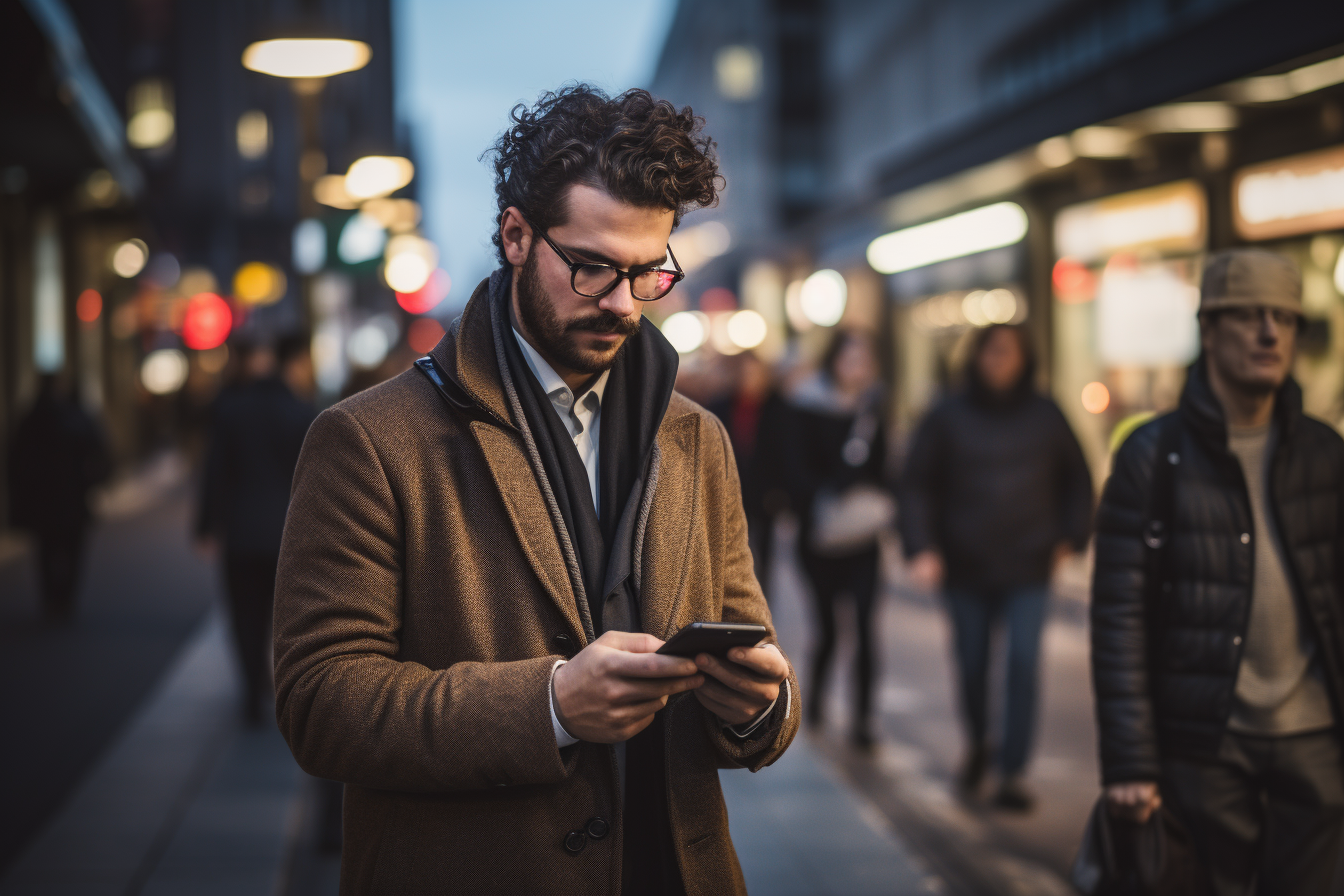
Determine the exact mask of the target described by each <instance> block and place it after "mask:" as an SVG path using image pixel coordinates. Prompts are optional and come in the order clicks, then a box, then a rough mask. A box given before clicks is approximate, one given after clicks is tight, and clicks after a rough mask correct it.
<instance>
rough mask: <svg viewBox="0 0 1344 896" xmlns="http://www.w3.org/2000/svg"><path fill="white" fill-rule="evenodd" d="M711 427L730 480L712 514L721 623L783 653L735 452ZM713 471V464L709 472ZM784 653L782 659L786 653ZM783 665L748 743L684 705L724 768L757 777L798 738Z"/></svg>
mask: <svg viewBox="0 0 1344 896" xmlns="http://www.w3.org/2000/svg"><path fill="white" fill-rule="evenodd" d="M712 425H713V427H714V430H713V431H712V432H711V433H710V436H711V438H709V439H707V440H706V441H707V442H710V443H711V445H712V444H713V443H714V442H715V441H717V443H718V445H719V449H720V450H721V451H722V452H723V460H722V464H723V469H724V471H725V473H726V479H727V481H726V483H725V484H724V485H725V486H726V487H722V488H720V489H717V490H715V491H717V492H718V493H719V500H718V501H717V502H716V503H717V504H718V506H717V507H716V508H714V509H713V513H715V514H717V515H719V517H720V520H721V523H720V525H722V527H723V528H722V532H723V539H722V541H723V545H724V548H723V621H724V622H756V623H760V624H762V625H764V626H765V627H766V628H767V629H769V635H768V636H767V640H768V641H769V642H770V643H772V644H774V645H775V646H776V647H780V645H779V638H778V636H777V635H776V633H775V626H774V622H773V621H772V620H771V618H770V607H769V605H767V604H766V602H765V595H764V594H763V593H762V591H761V586H760V583H758V582H757V581H756V573H755V571H754V567H753V564H752V557H751V547H750V545H749V544H748V542H747V517H746V514H745V513H744V512H743V509H742V497H741V494H742V491H741V486H740V484H739V483H738V478H737V464H736V463H734V461H733V448H732V445H731V444H730V442H729V440H728V433H727V431H726V430H725V429H724V428H723V424H722V423H720V422H719V421H718V420H713V421H712ZM714 434H717V436H718V439H717V440H715V439H713V438H712V436H713V435H714ZM711 450H712V448H711ZM713 466H714V465H713V464H710V465H709V467H710V469H712V468H713ZM780 653H781V654H783V653H784V649H783V648H782V647H780ZM784 660H785V662H788V663H789V677H788V678H787V679H786V680H785V682H784V683H783V684H781V685H780V689H779V698H778V700H777V701H776V702H775V707H774V709H772V710H771V711H770V715H769V717H768V718H766V719H765V721H763V722H762V723H761V724H760V726H759V727H757V728H755V729H754V730H752V732H751V733H750V734H749V735H748V736H747V737H738V736H737V735H735V734H732V733H731V732H729V731H725V730H724V728H723V722H722V721H721V720H720V719H719V718H718V717H717V716H715V715H714V714H713V713H712V712H710V711H708V710H707V709H705V708H704V707H703V706H701V705H700V701H698V700H696V699H695V698H694V696H689V698H688V699H687V700H686V701H685V702H686V703H687V705H690V704H694V708H695V711H696V712H698V713H699V714H700V715H701V716H702V719H703V724H704V728H705V732H706V734H707V735H708V737H709V739H710V742H711V744H712V745H713V747H714V749H715V751H716V752H717V753H718V756H719V759H720V763H719V764H720V767H721V768H748V769H751V770H752V771H759V770H760V769H761V768H763V767H765V766H767V765H770V764H771V763H773V762H774V761H775V760H776V759H778V758H779V757H780V756H782V755H783V754H784V751H785V750H786V749H787V748H788V746H789V744H790V743H791V742H792V741H793V737H794V735H795V734H797V733H798V723H799V720H800V718H801V712H802V701H801V696H800V693H799V690H798V676H797V675H795V674H794V671H793V663H792V662H789V659H788V656H787V655H785V656H784Z"/></svg>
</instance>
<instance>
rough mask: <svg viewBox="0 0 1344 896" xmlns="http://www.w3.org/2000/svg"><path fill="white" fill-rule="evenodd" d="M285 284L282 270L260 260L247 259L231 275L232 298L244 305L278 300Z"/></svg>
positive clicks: (269, 302) (267, 303)
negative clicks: (247, 260) (246, 261)
mask: <svg viewBox="0 0 1344 896" xmlns="http://www.w3.org/2000/svg"><path fill="white" fill-rule="evenodd" d="M287 285H288V284H287V282H286V279H285V274H284V271H281V270H280V269H279V268H276V267H273V266H271V265H269V264H266V263H265V262H261V261H249V262H248V263H247V264H244V265H242V266H241V267H239V268H238V270H237V271H235V272H234V275H233V295H234V298H236V299H237V300H238V301H239V302H242V303H243V304H244V305H270V304H272V303H274V302H278V301H279V300H280V298H281V297H282V296H284V294H285V288H286V286H287Z"/></svg>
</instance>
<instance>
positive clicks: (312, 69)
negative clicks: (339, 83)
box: [243, 37, 370, 78]
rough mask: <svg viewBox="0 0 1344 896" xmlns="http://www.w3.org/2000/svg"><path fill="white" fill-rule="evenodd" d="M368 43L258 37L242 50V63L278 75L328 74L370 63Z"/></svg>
mask: <svg viewBox="0 0 1344 896" xmlns="http://www.w3.org/2000/svg"><path fill="white" fill-rule="evenodd" d="M369 55H370V51H369V45H368V44H366V43H364V41H362V40H343V39H339V38H318V37H299V38H277V39H274V40H259V41H256V42H255V43H252V44H249V45H248V47H247V49H246V50H244V51H243V67H244V68H247V69H250V70H251V71H254V72H261V73H262V74H264V75H274V76H275V77H277V78H330V77H331V76H332V75H339V74H341V73H342V72H353V71H357V70H358V69H361V68H363V67H364V66H366V65H368V64H369Z"/></svg>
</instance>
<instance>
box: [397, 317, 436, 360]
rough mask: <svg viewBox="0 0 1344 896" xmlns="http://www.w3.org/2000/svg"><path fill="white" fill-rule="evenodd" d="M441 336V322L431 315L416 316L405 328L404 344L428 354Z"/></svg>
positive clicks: (420, 352) (418, 351)
mask: <svg viewBox="0 0 1344 896" xmlns="http://www.w3.org/2000/svg"><path fill="white" fill-rule="evenodd" d="M442 338H443V324H441V323H439V322H438V321H436V320H435V319H434V318H432V317H417V318H416V319H415V320H413V321H411V325H410V326H409V327H407V328H406V344H407V345H409V346H410V347H411V349H412V350H413V351H415V352H417V353H419V354H422V355H424V354H428V353H429V352H430V351H431V350H432V349H433V348H434V346H436V345H438V344H439V340H440V339H442Z"/></svg>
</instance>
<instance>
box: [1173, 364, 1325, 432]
mask: <svg viewBox="0 0 1344 896" xmlns="http://www.w3.org/2000/svg"><path fill="white" fill-rule="evenodd" d="M1207 363H1208V360H1207V359H1206V358H1205V357H1204V356H1203V355H1201V356H1200V357H1199V359H1198V360H1196V361H1195V363H1194V364H1192V365H1190V370H1189V373H1188V375H1187V376H1186V380H1185V388H1184V389H1182V390H1181V404H1180V410H1181V416H1182V417H1183V418H1184V419H1185V421H1186V423H1187V425H1189V427H1190V429H1191V431H1193V432H1194V433H1195V434H1196V435H1197V436H1198V437H1199V438H1200V439H1201V440H1202V441H1204V442H1205V443H1206V444H1208V445H1210V446H1214V447H1217V448H1219V449H1221V450H1224V451H1225V450H1226V449H1227V417H1226V415H1225V414H1224V413H1223V406H1222V404H1221V403H1220V402H1219V401H1218V396H1217V395H1215V394H1214V393H1213V387H1212V386H1210V385H1209V374H1208V370H1207V368H1206V367H1205V365H1206V364H1207ZM1301 417H1302V387H1301V386H1299V385H1298V384H1297V381H1296V380H1295V379H1293V378H1292V377H1291V376H1289V377H1288V378H1287V379H1286V380H1284V382H1283V385H1282V386H1280V387H1279V392H1278V394H1277V395H1276V396H1275V397H1274V422H1275V423H1276V424H1278V428H1279V433H1280V435H1279V438H1280V439H1282V440H1288V439H1291V438H1292V436H1293V433H1294V432H1295V431H1296V429H1297V423H1298V421H1299V420H1300V419H1301Z"/></svg>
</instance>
